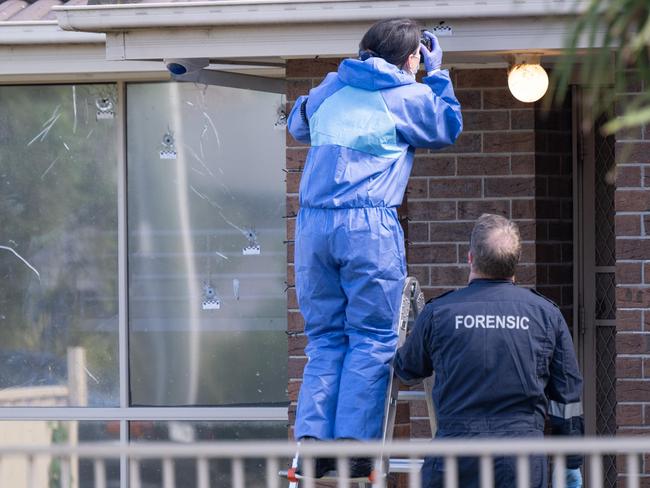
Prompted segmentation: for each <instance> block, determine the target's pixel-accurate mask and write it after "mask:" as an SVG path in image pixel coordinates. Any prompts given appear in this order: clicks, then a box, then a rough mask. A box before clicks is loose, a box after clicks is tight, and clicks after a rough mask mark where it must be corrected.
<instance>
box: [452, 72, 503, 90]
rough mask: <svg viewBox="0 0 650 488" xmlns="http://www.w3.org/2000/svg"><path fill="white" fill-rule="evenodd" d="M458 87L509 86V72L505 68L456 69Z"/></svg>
mask: <svg viewBox="0 0 650 488" xmlns="http://www.w3.org/2000/svg"><path fill="white" fill-rule="evenodd" d="M455 85H456V86H458V88H494V87H502V86H508V72H507V70H506V69H504V68H491V69H462V70H458V71H456V83H455Z"/></svg>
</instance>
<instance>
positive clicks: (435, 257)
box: [409, 244, 456, 264]
mask: <svg viewBox="0 0 650 488" xmlns="http://www.w3.org/2000/svg"><path fill="white" fill-rule="evenodd" d="M409 260H410V262H411V263H412V264H438V263H455V262H456V246H455V245H454V244H428V245H412V246H410V247H409Z"/></svg>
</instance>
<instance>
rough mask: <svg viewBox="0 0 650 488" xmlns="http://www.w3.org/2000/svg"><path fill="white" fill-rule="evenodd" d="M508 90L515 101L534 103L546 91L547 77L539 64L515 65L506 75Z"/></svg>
mask: <svg viewBox="0 0 650 488" xmlns="http://www.w3.org/2000/svg"><path fill="white" fill-rule="evenodd" d="M508 88H510V93H512V95H513V96H514V97H515V98H516V99H517V100H519V101H521V102H526V103H532V102H536V101H537V100H539V99H540V98H542V97H543V96H544V94H545V93H546V90H547V89H548V75H547V74H546V71H545V70H544V68H542V67H541V66H540V65H539V64H527V63H521V64H515V65H513V66H512V68H510V72H509V73H508Z"/></svg>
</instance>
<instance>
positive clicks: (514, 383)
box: [395, 279, 583, 486]
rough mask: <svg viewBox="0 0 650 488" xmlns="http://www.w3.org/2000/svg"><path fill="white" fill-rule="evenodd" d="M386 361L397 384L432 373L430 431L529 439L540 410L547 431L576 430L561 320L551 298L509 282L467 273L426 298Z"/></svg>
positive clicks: (573, 461) (571, 356)
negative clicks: (433, 421) (467, 278)
mask: <svg viewBox="0 0 650 488" xmlns="http://www.w3.org/2000/svg"><path fill="white" fill-rule="evenodd" d="M395 368H396V372H397V374H398V375H399V376H400V378H402V380H403V381H404V382H406V383H415V382H417V381H418V380H420V379H422V378H425V377H428V376H431V374H432V373H433V372H435V374H436V376H435V385H434V388H433V401H434V404H435V406H436V412H437V415H438V433H437V435H436V436H437V437H477V436H482V437H504V436H512V437H521V436H526V437H528V436H533V437H538V436H542V435H543V430H544V419H545V417H546V416H547V415H548V417H549V419H550V423H551V426H552V431H553V433H554V434H557V435H582V434H583V418H582V405H581V403H580V397H581V392H582V377H581V375H580V371H579V369H578V363H577V361H576V356H575V352H574V348H573V343H572V341H571V336H570V334H569V329H568V327H567V325H566V322H565V321H564V318H563V317H562V314H561V313H560V310H559V309H558V307H557V306H556V305H555V304H554V303H553V302H551V301H550V300H548V299H546V298H544V297H543V296H541V295H539V294H538V293H537V292H535V291H533V290H529V289H527V288H522V287H519V286H516V285H515V284H513V283H512V282H511V281H509V280H483V279H477V280H473V281H472V282H471V283H470V284H469V286H467V287H465V288H463V289H460V290H458V291H454V292H449V293H446V294H444V295H442V296H440V297H438V298H437V299H434V300H432V301H430V302H429V303H428V304H427V305H426V306H425V308H424V310H423V311H422V313H421V314H420V316H419V317H418V320H417V322H416V324H415V327H414V330H413V331H412V333H411V334H410V335H409V337H408V338H407V340H406V343H405V344H404V346H403V347H402V348H400V349H399V351H398V352H397V356H396V358H395ZM581 461H582V460H581V458H580V457H579V456H575V457H570V458H569V459H567V466H568V467H569V468H575V467H578V466H579V465H580V464H581ZM496 474H497V475H498V473H496ZM540 483H541V482H540ZM432 486H433V485H432Z"/></svg>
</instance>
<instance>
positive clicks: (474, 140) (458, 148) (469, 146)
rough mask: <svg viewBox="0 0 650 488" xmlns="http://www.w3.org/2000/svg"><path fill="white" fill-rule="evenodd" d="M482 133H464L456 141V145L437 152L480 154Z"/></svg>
mask: <svg viewBox="0 0 650 488" xmlns="http://www.w3.org/2000/svg"><path fill="white" fill-rule="evenodd" d="M481 135H482V134H481V133H477V132H463V133H462V134H461V135H460V137H458V139H457V140H456V143H455V144H453V145H451V146H448V147H446V148H445V149H442V150H439V151H436V152H438V153H480V152H481Z"/></svg>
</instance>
